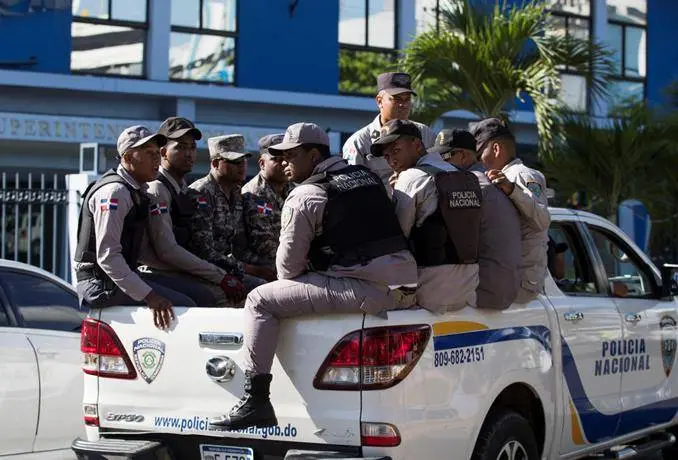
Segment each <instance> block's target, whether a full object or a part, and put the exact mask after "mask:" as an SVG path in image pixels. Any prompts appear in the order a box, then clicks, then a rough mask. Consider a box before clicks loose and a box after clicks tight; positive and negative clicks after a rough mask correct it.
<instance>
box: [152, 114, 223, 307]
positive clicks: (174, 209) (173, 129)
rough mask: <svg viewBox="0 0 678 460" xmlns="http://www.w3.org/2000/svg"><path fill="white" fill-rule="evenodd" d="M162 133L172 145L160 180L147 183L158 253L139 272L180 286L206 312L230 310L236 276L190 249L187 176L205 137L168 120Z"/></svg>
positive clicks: (164, 157)
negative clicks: (229, 296)
mask: <svg viewBox="0 0 678 460" xmlns="http://www.w3.org/2000/svg"><path fill="white" fill-rule="evenodd" d="M158 132H159V133H160V134H162V135H164V136H165V137H166V138H167V139H168V142H167V144H166V145H164V146H163V147H161V148H160V154H161V156H162V160H161V164H160V174H159V175H158V179H157V180H155V181H153V182H150V183H149V184H148V193H149V195H151V197H152V198H154V200H155V202H154V203H153V204H152V205H151V208H150V217H149V226H148V234H149V238H148V240H149V243H150V245H151V246H153V248H154V251H153V252H152V253H151V254H149V255H147V256H146V257H145V258H144V263H145V264H146V265H144V266H142V267H139V271H140V273H141V274H142V277H143V278H144V279H148V280H152V281H157V282H158V283H161V284H163V285H165V286H168V287H171V286H176V287H177V289H179V290H181V292H183V293H184V294H186V295H188V296H189V297H191V298H192V299H193V300H194V301H195V303H196V304H197V305H199V306H201V307H212V306H225V305H226V303H227V299H226V296H225V293H230V291H229V287H228V283H229V281H232V278H233V275H229V274H227V273H226V272H225V271H224V270H223V269H221V268H219V267H217V266H216V265H213V264H211V263H209V262H207V261H205V260H202V259H200V258H199V257H197V256H196V255H195V254H193V253H192V252H190V251H188V250H187V249H185V248H186V247H187V246H188V242H189V240H190V238H191V231H190V227H189V225H190V218H191V216H192V214H193V211H194V209H195V206H194V204H193V202H192V200H191V197H190V196H189V194H188V186H187V185H186V182H185V181H184V177H185V176H186V174H188V173H190V172H191V170H192V169H193V164H194V163H195V157H196V141H198V140H200V139H201V138H202V133H201V132H200V130H198V129H197V128H196V127H195V125H194V124H193V123H192V122H191V121H189V120H187V119H185V118H179V117H170V118H168V119H167V120H165V121H164V122H163V123H162V125H160V129H159V130H158ZM221 286H223V287H221ZM222 289H223V290H222Z"/></svg>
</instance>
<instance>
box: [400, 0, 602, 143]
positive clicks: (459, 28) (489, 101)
mask: <svg viewBox="0 0 678 460" xmlns="http://www.w3.org/2000/svg"><path fill="white" fill-rule="evenodd" d="M441 16H442V17H441V19H442V20H441V26H440V30H439V31H438V32H436V31H431V32H427V33H424V34H421V35H419V36H417V37H416V38H415V39H414V40H412V42H410V43H409V45H408V46H407V48H406V49H405V51H404V55H403V57H402V58H401V60H400V67H401V69H402V70H404V71H406V72H408V73H410V74H411V75H412V78H413V82H414V85H415V87H416V89H417V92H418V94H419V96H420V97H419V98H417V105H416V107H415V116H416V117H417V118H418V119H420V120H421V121H424V122H428V123H431V122H432V121H433V120H435V118H437V117H439V116H441V115H442V114H443V113H445V112H447V111H450V110H459V109H461V110H467V111H470V112H472V113H474V114H476V115H478V116H480V117H488V116H502V117H503V118H508V119H510V111H511V109H513V108H514V107H513V106H514V103H515V100H516V98H524V97H525V96H529V97H530V98H531V99H532V102H533V105H534V111H535V115H536V119H537V129H538V131H539V137H540V142H541V147H542V148H541V150H542V151H543V152H549V150H550V147H549V146H550V144H551V142H552V141H553V139H555V138H557V137H558V132H559V127H560V121H559V120H560V118H561V117H562V116H563V115H562V108H561V105H560V103H559V102H558V100H557V97H556V95H557V93H558V90H559V88H560V75H559V72H558V67H559V66H563V65H566V66H568V68H569V69H570V70H573V71H575V72H580V73H582V74H584V75H587V79H588V82H589V91H590V93H591V95H592V96H600V95H605V94H606V88H607V78H606V75H607V74H608V73H609V72H610V71H611V70H612V61H611V60H610V54H609V53H608V52H606V51H604V50H603V48H602V47H601V46H599V45H597V44H592V43H591V42H589V41H588V40H581V39H577V38H574V37H565V36H556V35H553V34H550V33H549V27H548V24H547V20H548V17H549V15H548V13H547V12H546V11H545V3H544V2H543V1H529V2H526V3H524V4H523V5H521V6H508V5H507V4H505V3H499V2H497V3H496V4H495V5H494V6H493V7H491V8H488V7H487V6H486V5H482V4H481V5H476V4H472V3H471V2H470V1H469V0H458V1H449V2H448V3H447V4H446V5H445V6H444V7H443V10H442V14H441ZM591 70H594V72H593V73H592V72H591Z"/></svg>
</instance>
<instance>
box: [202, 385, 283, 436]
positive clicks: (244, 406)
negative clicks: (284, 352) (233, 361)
mask: <svg viewBox="0 0 678 460" xmlns="http://www.w3.org/2000/svg"><path fill="white" fill-rule="evenodd" d="M272 379H273V376H272V375H271V374H259V375H253V374H252V373H250V372H245V396H243V398H242V399H241V400H240V401H239V402H238V404H236V405H235V407H233V409H231V411H230V412H229V413H228V414H226V415H222V416H221V417H217V418H213V419H212V420H210V427H214V428H216V429H225V430H241V429H243V428H249V427H251V426H256V427H257V428H265V427H269V426H276V425H277V424H278V419H277V418H276V417H275V412H274V411H273V406H272V405H271V400H270V399H269V394H270V388H271V380H272Z"/></svg>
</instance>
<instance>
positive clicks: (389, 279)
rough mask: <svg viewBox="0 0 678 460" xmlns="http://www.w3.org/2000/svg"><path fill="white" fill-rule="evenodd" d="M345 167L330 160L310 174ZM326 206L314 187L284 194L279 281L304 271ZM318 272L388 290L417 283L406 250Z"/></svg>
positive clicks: (335, 159)
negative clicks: (363, 262)
mask: <svg viewBox="0 0 678 460" xmlns="http://www.w3.org/2000/svg"><path fill="white" fill-rule="evenodd" d="M345 167H346V162H345V161H344V160H343V159H341V158H339V157H332V158H329V159H327V160H325V161H323V162H322V163H320V164H319V165H317V166H316V167H315V169H314V170H313V174H314V175H315V174H320V173H322V172H325V171H336V170H339V169H342V168H345ZM326 203H327V193H326V192H325V190H323V189H322V188H321V187H318V186H317V185H311V184H306V185H299V186H297V187H295V188H294V189H293V190H292V191H291V192H290V194H289V195H288V197H287V199H286V200H285V205H284V207H283V211H282V215H281V231H280V245H279V246H278V251H277V253H276V267H277V271H278V278H279V279H293V278H296V277H297V276H299V275H301V274H303V273H305V272H306V271H307V269H308V251H309V249H310V247H311V241H312V240H313V239H314V238H315V237H317V236H319V235H321V234H322V222H323V213H324V212H325V204H326ZM320 273H323V274H326V275H328V276H333V277H344V276H345V277H349V278H357V279H362V280H365V281H370V282H373V283H376V284H380V285H382V286H391V287H398V286H402V285H412V284H415V283H416V282H417V264H416V262H415V261H414V257H412V254H411V253H410V252H409V251H400V252H396V253H393V254H388V255H385V256H381V257H377V258H375V259H372V260H371V261H370V262H369V263H367V264H366V265H354V266H351V267H342V266H338V265H332V266H330V267H329V269H328V270H327V271H324V272H320Z"/></svg>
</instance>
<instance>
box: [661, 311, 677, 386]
mask: <svg viewBox="0 0 678 460" xmlns="http://www.w3.org/2000/svg"><path fill="white" fill-rule="evenodd" d="M659 328H660V331H661V341H662V342H661V343H662V365H663V366H664V373H665V374H666V377H667V378H668V376H669V375H670V374H671V369H673V362H674V360H675V358H676V320H675V319H673V317H671V316H662V318H661V320H659Z"/></svg>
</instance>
